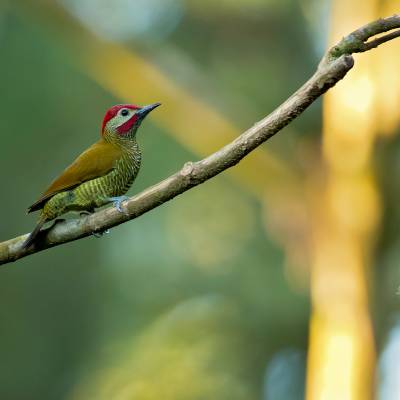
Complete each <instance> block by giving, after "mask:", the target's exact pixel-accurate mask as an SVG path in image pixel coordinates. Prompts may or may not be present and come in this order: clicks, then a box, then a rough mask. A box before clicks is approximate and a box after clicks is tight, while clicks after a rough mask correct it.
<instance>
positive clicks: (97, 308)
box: [0, 0, 400, 400]
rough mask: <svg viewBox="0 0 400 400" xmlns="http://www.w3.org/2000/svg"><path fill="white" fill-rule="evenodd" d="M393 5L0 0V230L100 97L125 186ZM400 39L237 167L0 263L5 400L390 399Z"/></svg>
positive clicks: (194, 153) (1, 232) (395, 372)
mask: <svg viewBox="0 0 400 400" xmlns="http://www.w3.org/2000/svg"><path fill="white" fill-rule="evenodd" d="M399 10H400V1H399V0H331V1H327V0H220V1H211V0H13V1H11V0H9V1H7V0H1V2H0V50H1V53H0V54H1V60H2V62H1V63H0V93H1V94H2V97H1V99H0V120H1V126H2V130H1V138H2V140H1V146H0V167H1V171H2V174H1V179H2V196H1V209H2V214H1V219H0V221H1V222H0V240H6V239H9V238H11V237H14V236H16V235H20V234H22V233H26V232H28V231H30V230H31V229H32V228H33V226H34V224H35V220H36V217H35V216H34V215H29V216H27V215H26V213H25V210H26V208H27V206H29V205H30V204H31V203H32V202H33V201H35V200H36V198H37V197H38V196H39V194H40V193H41V192H42V191H43V190H44V189H45V187H46V186H47V185H48V184H49V182H50V181H51V180H52V179H53V178H54V177H55V176H56V175H57V174H58V173H59V172H61V170H62V169H63V168H64V167H65V166H66V165H68V164H69V163H70V162H71V161H72V160H73V159H74V158H75V157H76V156H77V155H78V154H79V153H80V152H81V151H83V150H84V149H85V148H86V147H88V146H89V145H90V144H92V143H93V142H94V141H96V140H97V137H98V135H99V130H100V124H101V120H102V118H103V114H104V112H105V110H106V109H107V108H109V107H110V106H111V105H113V104H115V103H121V102H134V103H136V104H147V103H152V102H156V101H160V102H161V103H163V105H162V107H160V108H159V109H157V111H156V112H154V113H153V114H151V116H150V118H149V119H148V120H146V122H145V123H144V125H143V127H142V128H141V130H140V132H139V135H138V136H139V138H138V139H139V142H140V144H141V147H142V150H143V153H144V157H143V159H144V161H143V164H142V169H141V172H140V174H139V177H138V179H137V181H136V182H135V184H134V186H133V188H132V189H131V191H130V194H134V193H138V192H139V191H141V190H142V189H144V188H146V187H147V186H149V185H152V184H154V183H156V182H158V181H159V180H161V179H163V178H165V177H167V176H168V175H170V174H171V173H173V172H175V171H176V170H178V169H179V168H180V167H181V166H182V165H183V164H184V163H185V162H186V161H189V160H198V159H200V158H202V157H204V156H206V155H208V154H210V153H211V152H213V151H215V150H217V149H218V148H219V147H221V146H222V145H224V144H226V143H227V142H229V141H230V140H232V139H233V138H235V137H236V136H238V135H239V134H240V133H241V132H242V131H243V130H244V129H246V128H247V127H249V126H251V125H252V124H254V123H255V122H256V121H258V120H260V119H261V118H262V117H264V116H265V115H267V114H268V113H269V112H271V111H272V110H273V109H274V108H275V107H276V106H277V105H279V104H280V102H282V101H283V100H285V99H286V98H287V97H288V96H289V95H290V94H292V92H293V91H294V90H296V89H297V88H298V87H299V86H300V85H301V84H302V83H303V82H304V81H305V80H306V79H307V78H308V77H309V76H310V74H311V73H312V72H313V71H314V69H315V67H316V65H317V63H318V61H319V59H320V58H321V56H322V54H323V52H324V50H325V49H326V48H327V46H328V45H329V44H332V43H334V42H335V41H337V40H339V39H340V38H341V37H342V36H343V35H345V34H347V33H349V32H350V31H352V30H353V29H355V28H358V27H359V26H360V25H362V24H364V23H367V22H369V21H371V20H374V19H376V18H378V17H380V16H385V15H390V14H393V13H395V12H398V11H399ZM399 51H400V40H397V42H396V41H394V42H390V43H388V44H386V45H385V46H382V47H381V48H379V49H377V50H373V51H371V52H369V53H368V54H361V55H357V56H356V66H355V68H354V69H353V70H352V71H351V72H350V73H349V74H348V76H347V77H346V78H345V80H344V81H343V82H340V83H339V84H338V85H337V87H335V88H334V89H333V90H331V91H330V92H329V94H328V95H327V96H325V98H324V101H323V102H322V101H318V102H317V103H315V104H314V105H313V106H312V107H311V108H310V109H309V110H307V111H306V112H305V113H304V114H303V115H302V116H301V117H300V118H298V119H297V120H296V121H295V122H294V123H292V124H291V125H290V126H289V127H287V128H286V129H285V130H284V132H282V133H280V134H279V135H277V136H276V137H275V138H273V139H272V140H270V141H269V142H268V143H267V144H265V145H263V146H261V148H259V149H257V150H256V151H255V152H254V153H253V154H251V155H250V156H249V157H247V158H246V159H245V160H244V161H243V162H241V163H240V164H239V165H238V166H236V167H235V168H233V169H231V170H230V171H228V172H227V173H224V174H222V175H220V176H218V177H216V178H215V179H213V180H212V181H209V182H207V183H205V184H203V185H201V186H200V187H197V188H195V189H193V190H191V191H189V192H188V193H185V194H184V195H182V196H180V197H178V198H176V199H174V200H173V201H172V202H170V203H168V204H165V205H163V206H161V207H159V208H157V209H155V210H154V211H152V212H150V213H148V214H146V215H144V216H143V217H141V218H139V219H137V220H134V221H132V222H130V223H127V224H124V225H122V226H120V227H118V228H115V229H113V230H112V231H111V233H110V234H108V235H104V236H103V237H102V238H100V239H97V238H94V237H91V238H88V239H84V240H79V241H77V242H74V243H70V244H67V245H64V246H60V247H57V248H54V249H51V250H47V251H45V252H42V253H39V254H36V255H33V256H30V257H27V258H25V259H23V260H20V261H18V262H17V263H15V264H8V265H5V266H4V267H2V268H1V269H0V398H1V399H4V400H35V399H41V400H46V399H49V400H53V399H66V400H91V399H96V400H103V399H104V400H106V399H107V400H109V399H118V400H129V399H140V400H153V399H163V400H191V399H193V400H195V399H196V400H199V399H216V400H217V399H218V400H223V399H229V400H242V399H243V400H244V399H246V400H248V399H263V400H271V399H272V400H275V399H277V400H301V399H307V400H338V399H341V400H366V399H380V400H395V399H400V364H399V359H400V313H399V311H400V309H399V301H400V286H399V285H400V268H399V260H400V230H399V228H398V226H399V223H400V207H399V203H398V199H399V195H400V140H399V136H398V135H397V134H398V133H399V117H400V108H399V104H400V103H399V100H400V75H399V73H398V71H399V68H400V57H399V54H400V53H399Z"/></svg>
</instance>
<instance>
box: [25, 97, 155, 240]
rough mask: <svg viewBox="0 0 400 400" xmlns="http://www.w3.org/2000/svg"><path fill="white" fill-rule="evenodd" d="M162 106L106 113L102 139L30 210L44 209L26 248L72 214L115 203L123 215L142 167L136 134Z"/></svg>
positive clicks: (128, 107)
mask: <svg viewBox="0 0 400 400" xmlns="http://www.w3.org/2000/svg"><path fill="white" fill-rule="evenodd" d="M159 105H160V103H154V104H150V105H148V106H144V107H138V106H136V105H133V104H120V105H116V106H113V107H111V108H110V109H109V110H108V111H107V112H106V114H105V116H104V120H103V125H102V128H101V137H100V140H99V141H97V142H96V143H94V144H93V145H92V146H90V147H89V148H88V149H87V150H86V151H84V152H83V153H82V154H81V155H80V156H79V157H78V158H77V159H76V160H75V161H74V162H73V163H72V164H71V165H70V166H69V167H67V168H66V169H65V170H64V171H63V172H62V174H61V175H60V176H59V177H58V178H56V179H55V180H54V181H53V182H52V183H51V184H50V186H49V187H48V188H47V190H46V191H45V192H44V193H43V194H42V196H41V197H40V198H39V200H38V201H36V202H35V203H34V204H32V205H31V206H30V207H29V208H28V213H30V212H32V211H38V210H40V216H39V219H38V222H37V225H36V227H35V229H34V230H33V231H32V233H31V234H30V235H29V236H28V238H27V239H26V241H25V242H24V244H23V247H24V248H27V247H29V246H30V245H31V244H32V243H33V242H34V241H35V238H36V236H37V235H38V233H39V231H40V229H41V227H42V226H43V224H45V223H46V222H48V221H51V220H53V219H55V218H57V217H59V216H60V215H62V214H65V213H67V212H69V211H80V212H83V213H92V212H94V210H95V209H96V208H98V207H101V206H103V205H105V204H108V203H110V202H113V203H114V206H115V207H116V208H117V209H118V211H120V212H122V208H121V202H122V201H124V200H126V199H127V197H126V196H124V194H125V193H126V192H127V191H128V190H129V188H130V186H131V185H132V183H133V181H134V180H135V178H136V176H137V174H138V172H139V169H140V164H141V158H142V155H141V152H140V149H139V145H138V143H137V141H136V132H137V130H138V128H139V126H140V124H141V123H142V121H143V119H144V118H145V117H146V115H148V114H149V113H150V112H151V111H153V110H154V109H155V108H156V107H158V106H159Z"/></svg>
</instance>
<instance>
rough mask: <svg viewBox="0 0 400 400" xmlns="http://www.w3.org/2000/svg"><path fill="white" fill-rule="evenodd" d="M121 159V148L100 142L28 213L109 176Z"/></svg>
mask: <svg viewBox="0 0 400 400" xmlns="http://www.w3.org/2000/svg"><path fill="white" fill-rule="evenodd" d="M120 157H121V150H120V148H119V147H117V146H115V145H113V144H111V143H108V142H106V141H104V140H103V139H101V140H99V141H98V142H97V143H95V144H94V145H92V146H91V147H89V148H88V149H87V150H86V151H85V152H84V153H82V154H81V155H80V156H79V157H78V158H77V159H76V160H75V161H74V162H73V163H72V164H71V165H70V166H69V167H67V168H66V169H65V170H64V172H63V173H62V174H61V175H60V176H59V177H58V178H56V179H55V180H54V181H53V182H52V183H51V185H50V186H49V187H48V188H47V190H46V191H45V192H44V193H43V195H42V196H41V197H40V198H39V200H38V201H36V202H35V203H34V204H32V205H31V206H30V207H29V208H28V213H30V212H32V211H36V210H40V209H42V208H43V207H44V204H45V203H46V202H47V201H48V200H49V199H50V198H51V197H53V196H54V195H56V194H57V193H60V192H63V191H66V190H70V189H73V188H74V187H77V186H79V185H80V184H81V183H84V182H87V181H90V180H92V179H95V178H99V177H101V176H104V175H106V174H108V173H109V172H110V171H111V170H112V169H113V168H114V166H115V162H116V161H117V160H118V159H119V158H120Z"/></svg>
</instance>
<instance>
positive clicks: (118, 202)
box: [108, 196, 129, 215]
mask: <svg viewBox="0 0 400 400" xmlns="http://www.w3.org/2000/svg"><path fill="white" fill-rule="evenodd" d="M128 199H129V197H128V196H119V197H109V198H108V200H109V201H112V202H113V204H114V207H115V208H116V209H117V210H118V211H119V212H120V213H121V214H125V215H128V213H127V212H125V211H124V210H123V209H122V202H123V201H126V200H128Z"/></svg>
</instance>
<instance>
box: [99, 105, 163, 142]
mask: <svg viewBox="0 0 400 400" xmlns="http://www.w3.org/2000/svg"><path fill="white" fill-rule="evenodd" d="M159 105H160V103H154V104H150V105H148V106H144V107H139V106H135V105H133V104H119V105H116V106H113V107H111V108H110V109H109V110H108V111H107V112H106V115H105V116H104V120H103V126H102V129H101V131H102V135H103V136H104V135H112V136H115V137H126V136H134V135H135V133H136V130H137V129H138V128H139V126H140V124H141V123H142V121H143V120H144V118H145V117H146V115H147V114H149V113H150V112H151V111H153V110H154V109H155V108H156V107H158V106H159Z"/></svg>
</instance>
